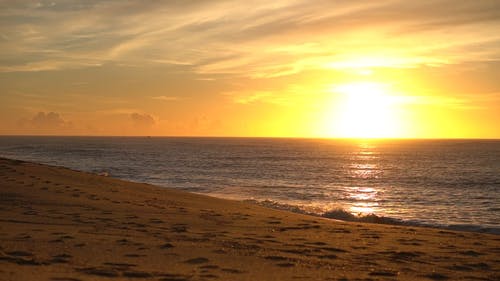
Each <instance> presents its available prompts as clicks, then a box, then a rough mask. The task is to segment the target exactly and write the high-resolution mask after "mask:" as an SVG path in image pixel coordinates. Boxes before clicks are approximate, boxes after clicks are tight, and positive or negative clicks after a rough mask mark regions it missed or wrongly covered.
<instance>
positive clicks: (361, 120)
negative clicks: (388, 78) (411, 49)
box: [330, 82, 398, 138]
mask: <svg viewBox="0 0 500 281" xmlns="http://www.w3.org/2000/svg"><path fill="white" fill-rule="evenodd" d="M332 92H334V93H335V94H338V95H339V97H340V98H339V99H337V100H336V106H335V108H336V109H335V111H334V113H333V116H331V117H330V118H332V119H333V120H331V121H330V122H331V123H330V124H332V125H333V127H332V128H331V129H332V134H333V135H334V136H336V137H344V138H390V137H398V130H397V119H396V118H397V116H396V114H395V109H394V102H393V97H392V96H391V95H390V94H389V87H388V85H386V84H382V83H376V82H355V83H349V84H344V85H340V86H337V87H333V88H332Z"/></svg>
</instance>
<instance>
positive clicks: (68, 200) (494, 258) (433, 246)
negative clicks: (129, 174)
mask: <svg viewBox="0 0 500 281" xmlns="http://www.w3.org/2000/svg"><path fill="white" fill-rule="evenodd" d="M0 201H1V204H0V280H54V281H77V280H82V281H83V280H164V281H167V280H170V281H182V280H500V236H499V235H492V234H482V233H475V232H456V231H449V230H443V229H434V228H421V227H405V226H396V225H381V224H365V223H349V222H342V221H337V220H331V219H325V218H320V217H313V216H306V215H301V214H296V213H291V212H286V211H280V210H274V209H268V208H264V207H262V206H257V205H252V204H248V203H243V202H238V201H230V200H224V199H218V198H212V197H208V196H204V195H199V194H193V193H187V192H183V191H179V190H174V189H168V188H164V187H157V186H153V185H149V184H141V183H132V182H127V181H123V180H119V179H114V178H111V177H106V176H102V175H97V174H92V173H85V172H79V171H74V170H70V169H67V168H63V167H55V166H47V165H41V164H35V163H29V162H22V161H17V160H9V159H0Z"/></svg>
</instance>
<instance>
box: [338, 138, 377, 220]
mask: <svg viewBox="0 0 500 281" xmlns="http://www.w3.org/2000/svg"><path fill="white" fill-rule="evenodd" d="M378 158H379V155H378V153H377V152H376V146H375V145H374V144H371V143H368V142H362V143H360V144H359V145H358V149H357V151H355V152H353V154H352V157H351V160H352V164H350V165H349V166H348V169H349V174H350V175H351V177H352V178H353V180H354V181H355V182H357V183H358V185H357V186H346V187H345V191H346V193H347V197H348V200H349V202H350V206H349V212H351V213H352V214H354V215H369V214H376V213H378V212H379V203H378V201H380V198H379V195H380V193H381V190H380V189H379V188H377V187H373V186H364V182H365V181H369V180H370V179H375V178H378V177H379V176H380V173H381V171H380V167H379V166H378V164H377V162H376V160H377V159H378Z"/></svg>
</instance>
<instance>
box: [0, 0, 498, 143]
mask: <svg viewBox="0 0 500 281" xmlns="http://www.w3.org/2000/svg"><path fill="white" fill-rule="evenodd" d="M499 30H500V1H498V0H475V1H454V0H453V1H450V0H436V1H405V0H401V1H396V0H390V1H389V0H380V1H368V0H367V1H363V0H360V1H347V0H328V1H321V0H318V1H309V0H294V1H280V0H277V1H269V0H266V1H222V0H221V1H203V0H199V1H190V0H185V1H146V0H145V1H121V0H116V1H92V0H85V1H77V0H66V1H9V0H0V50H1V52H0V134H2V135H127V136H128V135H139V136H143V135H147V136H235V137H236V136H249V137H306V138H315V137H321V138H323V137H324V138H330V137H331V138H371V137H375V138H500V126H499V125H498V124H499V122H500V32H498V31H499Z"/></svg>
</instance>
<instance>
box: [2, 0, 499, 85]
mask: <svg viewBox="0 0 500 281" xmlns="http://www.w3.org/2000/svg"><path fill="white" fill-rule="evenodd" d="M0 10H1V12H0V22H1V23H2V24H1V27H0V34H1V38H2V39H1V40H0V47H1V49H2V54H1V55H0V71H3V72H12V71H44V70H58V69H66V68H81V67H89V66H98V65H102V64H105V63H108V62H119V63H125V64H128V65H134V64H136V65H143V64H145V63H173V64H182V65H190V66H192V70H194V71H197V72H200V73H210V74H214V73H229V74H233V75H241V76H252V77H276V76H282V75H290V74H293V73H296V72H300V71H303V70H305V69H309V68H318V67H323V66H324V65H318V64H313V63H306V62H305V60H304V58H305V57H307V59H308V61H309V62H313V61H323V62H325V63H326V64H328V63H330V64H332V65H339V64H342V60H345V58H346V57H349V56H354V55H359V54H362V55H365V56H367V57H373V56H377V54H378V51H380V50H385V51H386V52H389V53H395V54H397V55H399V56H400V57H405V56H412V57H416V58H418V59H417V60H414V61H407V62H406V64H405V66H407V65H408V64H410V65H419V64H436V62H440V63H457V62H461V61H470V60H491V59H493V58H495V57H499V55H500V50H499V48H498V42H499V41H500V36H499V35H498V34H497V32H496V31H497V30H498V28H499V26H500V3H499V2H498V1H466V2H460V3H458V2H456V1H451V0H441V1H417V2H415V1H376V2H375V1H356V2H354V3H353V2H352V1H316V2H315V3H314V4H312V3H311V2H310V1H305V0H302V1H300V0H297V1H252V2H248V3H242V2H238V5H235V3H234V2H232V1H175V2H173V1H171V2H164V1H158V2H157V1H153V2H124V1H106V2H102V1H84V2H81V1H48V2H43V1H41V2H39V3H32V2H24V1H3V2H2V3H0ZM477 42H485V44H483V45H481V48H480V50H477V51H475V52H472V53H467V52H462V50H463V49H464V48H474V47H473V46H474V44H477ZM488 42H492V43H491V44H489V43H488ZM367 45H369V46H370V47H369V48H367ZM467 46H469V47H467ZM402 50H403V51H402ZM393 67H400V65H398V64H395V65H393Z"/></svg>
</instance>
